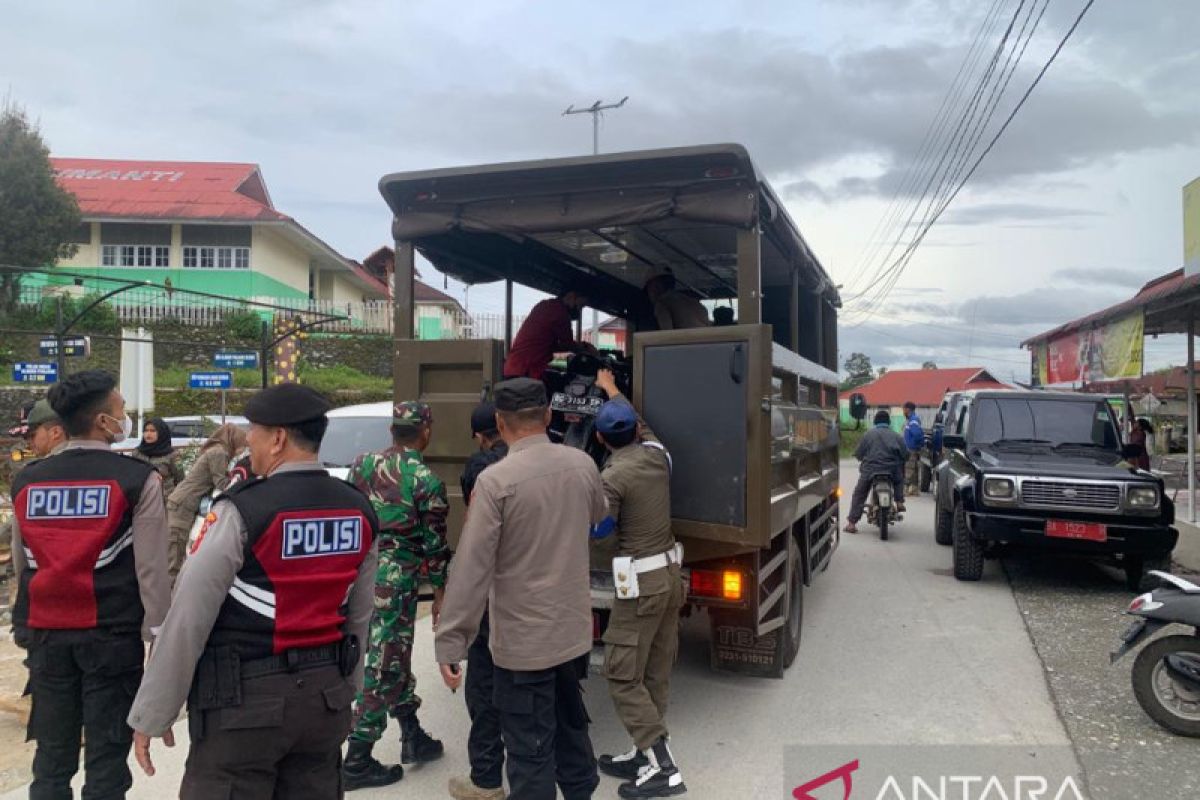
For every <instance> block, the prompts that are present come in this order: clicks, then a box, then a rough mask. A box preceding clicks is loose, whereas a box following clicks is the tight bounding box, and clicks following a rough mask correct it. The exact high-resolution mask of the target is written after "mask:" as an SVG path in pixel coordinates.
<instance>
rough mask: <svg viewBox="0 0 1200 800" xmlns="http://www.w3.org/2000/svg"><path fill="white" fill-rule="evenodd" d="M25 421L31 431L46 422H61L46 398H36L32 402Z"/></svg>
mask: <svg viewBox="0 0 1200 800" xmlns="http://www.w3.org/2000/svg"><path fill="white" fill-rule="evenodd" d="M25 422H26V424H27V425H28V426H29V430H31V431H32V430H33V429H34V428H36V427H37V426H39V425H45V424H46V423H47V422H53V423H56V424H60V425H61V424H62V421H61V420H60V419H59V418H58V414H55V413H54V409H53V408H51V407H50V402H49V401H48V400H38V401H37V402H36V403H34V405H33V408H32V409H31V410H30V412H29V416H28V417H26V419H25Z"/></svg>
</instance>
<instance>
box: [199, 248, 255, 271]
mask: <svg viewBox="0 0 1200 800" xmlns="http://www.w3.org/2000/svg"><path fill="white" fill-rule="evenodd" d="M183 266H185V267H188V268H192V269H250V248H249V247H185V248H183Z"/></svg>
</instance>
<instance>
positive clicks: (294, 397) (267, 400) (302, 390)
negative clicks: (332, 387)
mask: <svg viewBox="0 0 1200 800" xmlns="http://www.w3.org/2000/svg"><path fill="white" fill-rule="evenodd" d="M330 408H332V406H331V405H330V403H329V401H328V400H326V399H325V397H324V395H322V394H321V393H320V392H318V391H316V390H314V389H310V388H308V387H307V386H301V385H300V384H298V383H281V384H279V385H278V386H271V387H269V388H266V389H263V390H262V391H261V392H258V393H257V394H255V395H254V396H253V397H251V398H250V399H249V400H247V401H246V410H245V411H244V412H243V413H244V414H245V416H246V419H248V420H250V421H251V422H253V423H255V424H258V425H273V426H278V427H287V426H288V425H299V424H301V423H304V422H308V421H310V420H314V419H317V418H318V417H323V416H325V412H326V411H328V410H329V409H330Z"/></svg>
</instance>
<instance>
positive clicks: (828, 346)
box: [379, 144, 840, 676]
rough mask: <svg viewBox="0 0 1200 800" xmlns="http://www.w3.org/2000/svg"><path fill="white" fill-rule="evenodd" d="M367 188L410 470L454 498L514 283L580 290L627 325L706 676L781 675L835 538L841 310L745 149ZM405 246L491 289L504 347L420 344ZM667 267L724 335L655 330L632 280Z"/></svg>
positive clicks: (497, 365)
mask: <svg viewBox="0 0 1200 800" xmlns="http://www.w3.org/2000/svg"><path fill="white" fill-rule="evenodd" d="M379 187H380V191H381V193H382V194H383V197H384V199H385V200H386V201H387V204H388V206H389V207H390V208H391V211H392V213H393V225H392V231H393V235H394V238H395V242H396V267H395V276H394V278H395V286H394V296H395V302H396V305H395V371H394V374H395V389H396V397H397V398H398V399H420V400H424V401H425V402H427V403H429V404H430V405H431V406H433V408H434V415H435V419H436V420H437V423H436V424H437V434H436V435H435V437H434V439H433V443H432V445H431V447H430V448H429V450H428V451H427V452H426V460H427V462H428V463H430V464H431V466H432V467H433V468H434V469H435V470H436V471H438V472H439V473H440V474H441V476H442V477H443V479H445V482H446V485H447V486H449V487H457V485H458V480H457V477H458V473H459V471H460V469H461V466H462V464H463V462H464V460H465V459H466V457H467V456H468V455H469V454H470V452H471V451H472V449H473V448H474V446H475V445H474V443H473V442H472V440H471V439H470V437H469V431H470V427H469V422H468V421H469V416H470V413H471V410H472V409H473V408H474V406H475V405H476V404H477V403H478V402H479V401H480V399H481V398H483V397H486V396H487V394H488V392H489V391H490V388H491V386H492V385H494V384H495V383H496V382H497V381H499V380H501V378H502V367H503V358H504V353H505V348H506V347H507V346H508V345H510V344H511V342H512V337H513V334H514V331H513V330H512V287H513V284H521V285H523V286H526V287H530V288H533V289H536V290H540V291H542V292H545V293H547V294H551V295H562V294H564V293H566V292H568V291H571V290H574V291H577V292H579V293H581V294H583V295H585V296H586V297H587V298H588V300H589V303H588V304H589V305H590V306H591V307H593V308H595V309H598V310H600V311H602V312H605V313H607V314H610V315H612V316H614V317H618V318H620V319H623V320H624V321H625V324H626V326H627V330H628V334H627V335H628V336H629V337H630V339H629V340H630V342H631V344H630V345H629V349H630V352H629V353H628V354H621V356H620V357H621V358H623V359H624V361H623V363H625V364H627V365H628V375H629V377H630V380H631V383H632V394H631V399H632V400H633V403H634V405H635V406H636V407H637V408H638V410H639V411H640V412H641V413H642V415H643V416H644V417H645V418H646V420H647V422H648V423H649V424H650V425H651V426H652V427H653V429H654V431H655V433H656V434H657V435H658V436H659V437H660V438H661V439H662V441H663V443H664V444H665V446H666V447H667V449H668V450H669V451H670V453H671V456H672V459H673V464H674V468H673V473H672V479H671V512H672V524H673V528H674V532H675V535H676V538H677V539H678V540H679V541H680V542H682V544H683V546H684V552H685V555H684V566H685V575H686V576H687V580H688V600H689V606H688V608H689V609H698V608H703V609H706V610H707V611H708V614H709V617H710V620H711V631H712V636H711V660H712V664H713V666H714V668H718V669H725V670H731V671H737V672H742V673H749V674H758V675H770V676H779V675H782V673H783V670H784V669H785V668H786V667H787V666H788V665H790V664H791V663H792V661H793V660H794V659H795V657H796V653H797V650H798V648H799V645H800V634H801V626H802V620H803V590H804V587H805V586H807V585H809V584H811V582H812V581H813V580H814V578H815V576H816V575H818V574H819V573H820V572H822V571H823V570H824V569H825V568H826V567H827V565H828V563H829V560H830V558H831V557H832V555H833V552H834V550H835V549H836V547H837V542H838V519H837V518H838V496H839V494H840V491H839V488H838V447H837V443H838V429H837V382H838V380H837V374H836V364H837V309H838V308H839V306H840V298H839V296H838V292H837V287H835V286H834V284H833V282H832V281H831V280H830V278H829V276H828V275H827V274H826V272H825V270H824V269H823V268H822V266H821V264H820V262H819V261H818V260H817V258H816V256H815V255H814V254H813V252H812V250H811V249H810V248H809V246H808V244H807V243H806V242H805V240H804V238H803V236H801V234H800V231H799V229H798V228H797V227H796V224H795V223H794V222H793V220H792V219H791V217H790V216H789V215H788V213H787V211H786V210H785V209H784V206H783V204H782V203H781V202H780V201H779V199H778V197H777V196H776V194H775V193H774V191H772V189H771V188H770V186H769V185H768V184H767V182H766V181H765V180H764V179H763V177H762V175H761V173H760V172H759V171H758V169H757V168H756V167H755V165H754V163H753V162H752V161H751V159H750V156H749V154H748V153H747V151H746V150H745V148H743V147H742V146H740V145H734V144H722V145H710V146H697V147H684V148H675V149H666V150H649V151H641V152H630V153H616V154H606V155H597V156H587V157H578V158H564V159H553V160H541V161H529V162H519V163H508V164H494V165H487V166H476V167H460V168H450V169H436V170H429V171H420V172H405V173H396V174H391V175H387V176H385V177H384V178H383V179H381V181H380V184H379ZM417 253H420V254H421V255H422V256H424V257H425V258H426V259H428V260H429V262H430V263H432V264H433V266H434V267H436V268H437V269H438V270H439V271H441V272H443V273H445V274H447V275H449V276H451V277H453V278H455V279H457V280H459V281H462V282H464V283H466V284H469V285H476V284H489V283H497V282H503V283H504V285H505V287H506V292H505V296H506V298H507V303H506V306H507V309H506V311H507V327H506V337H505V340H427V341H422V340H419V339H417V338H416V335H415V330H416V329H415V305H414V283H413V281H414V273H415V256H416V254H417ZM664 270H667V271H669V272H670V273H671V274H672V275H673V276H674V278H675V281H676V285H677V287H678V288H679V289H681V290H683V291H685V292H687V293H690V294H693V295H694V296H695V297H698V298H700V299H701V301H703V302H704V303H705V304H706V305H708V306H709V307H712V306H714V305H717V304H719V305H722V306H727V307H730V308H732V309H734V311H735V313H736V321H735V323H734V324H732V325H723V326H709V327H693V328H686V329H676V330H656V325H655V316H654V313H653V307H652V305H651V303H650V301H649V299H648V298H647V295H646V294H645V293H644V292H643V286H644V285H645V283H646V281H647V279H648V278H649V277H651V276H653V275H656V274H661V273H662V272H663V271H664ZM593 374H594V373H593ZM451 500H452V515H451V525H450V527H451V538H452V542H451V543H452V545H453V544H454V543H455V537H456V536H457V533H458V531H459V530H460V528H461V519H462V517H461V515H462V499H461V498H460V497H454V495H453V492H452V495H451ZM604 566H605V565H603V564H598V563H594V564H593V579H592V580H593V598H594V605H595V616H596V629H597V630H596V636H597V638H599V634H600V630H601V629H602V626H603V624H604V621H605V620H606V618H607V616H606V610H605V609H606V607H607V606H609V605H610V604H611V600H612V585H613V583H612V576H611V574H608V573H606V572H605V569H604Z"/></svg>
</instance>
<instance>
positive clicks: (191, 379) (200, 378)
mask: <svg viewBox="0 0 1200 800" xmlns="http://www.w3.org/2000/svg"><path fill="white" fill-rule="evenodd" d="M188 388H189V389H232V388H233V373H232V372H227V371H225V370H209V371H207V372H193V373H191V374H190V375H188Z"/></svg>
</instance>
